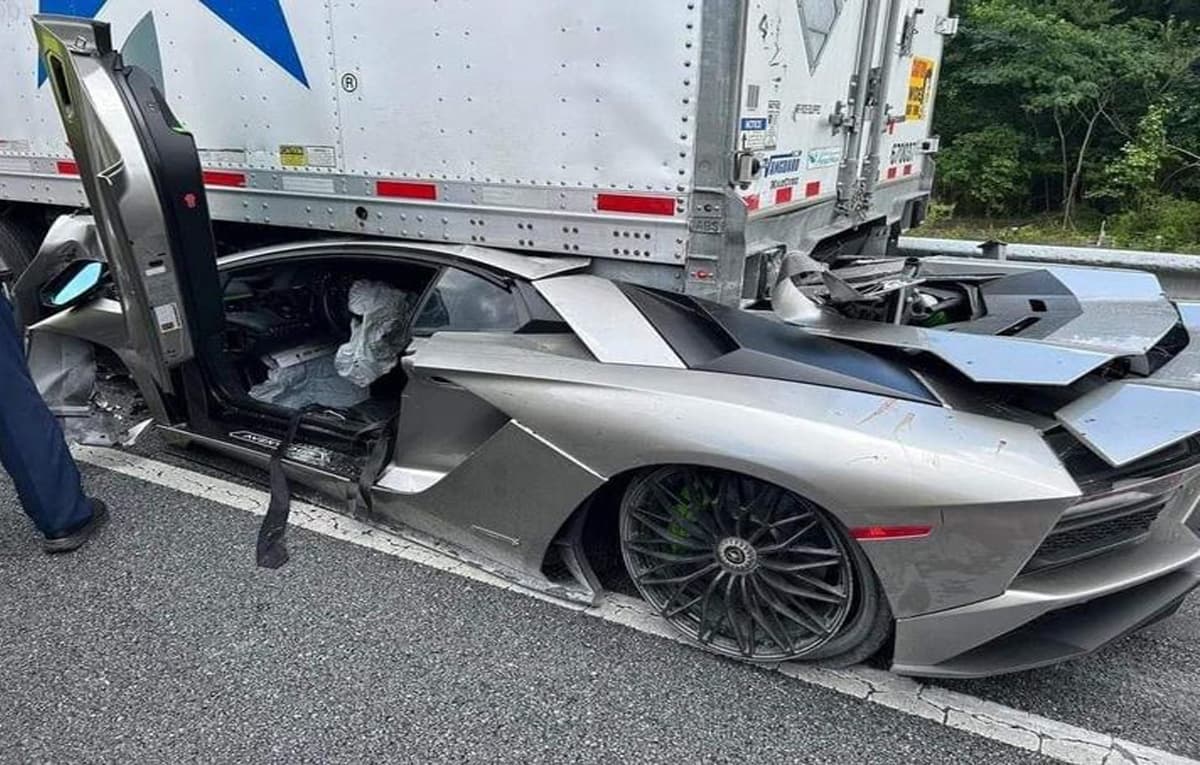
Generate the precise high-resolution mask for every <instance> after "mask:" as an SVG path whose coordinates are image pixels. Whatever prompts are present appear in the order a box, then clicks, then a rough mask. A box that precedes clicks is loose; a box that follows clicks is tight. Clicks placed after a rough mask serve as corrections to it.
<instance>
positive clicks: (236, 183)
mask: <svg viewBox="0 0 1200 765" xmlns="http://www.w3.org/2000/svg"><path fill="white" fill-rule="evenodd" d="M204 184H205V185H206V186H231V187H233V188H235V189H244V188H245V187H246V174H245V173H229V172H224V171H222V170H205V171H204Z"/></svg>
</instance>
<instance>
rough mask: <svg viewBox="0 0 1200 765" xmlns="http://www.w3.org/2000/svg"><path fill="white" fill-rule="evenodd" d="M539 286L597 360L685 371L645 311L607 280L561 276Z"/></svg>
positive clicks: (538, 284) (592, 277) (581, 276)
mask: <svg viewBox="0 0 1200 765" xmlns="http://www.w3.org/2000/svg"><path fill="white" fill-rule="evenodd" d="M536 286H537V290H538V292H540V293H541V294H542V297H544V298H546V300H547V301H549V303H550V305H552V306H554V310H556V311H558V313H559V315H561V316H562V317H563V318H564V319H566V321H567V323H568V324H570V325H571V329H573V330H574V331H575V334H576V335H578V336H579V339H580V340H582V341H583V343H584V345H586V346H587V347H588V350H589V351H591V352H592V354H593V355H595V357H596V359H597V360H599V361H601V362H604V363H606V364H639V365H642V366H651V367H674V368H677V369H682V368H683V367H684V366H685V365H684V363H683V362H682V361H681V360H680V359H679V356H678V355H676V353H675V351H674V350H672V349H671V346H669V345H667V342H666V341H665V340H663V338H662V335H660V334H658V332H657V331H656V330H655V329H654V327H653V326H651V325H650V322H648V321H647V320H646V317H645V316H643V315H642V312H641V311H639V310H638V309H637V307H636V306H635V305H634V304H633V303H631V302H629V298H627V297H625V295H624V293H622V292H621V290H619V289H618V288H617V286H616V285H615V284H613V283H612V282H610V281H608V280H607V279H601V278H599V277H595V276H583V275H580V276H560V277H556V278H553V279H546V280H544V281H540V282H537V284H536Z"/></svg>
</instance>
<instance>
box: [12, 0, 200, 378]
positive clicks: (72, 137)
mask: <svg viewBox="0 0 1200 765" xmlns="http://www.w3.org/2000/svg"><path fill="white" fill-rule="evenodd" d="M34 27H35V30H36V32H37V38H38V44H39V48H40V51H41V55H42V58H43V59H44V61H45V63H46V69H47V72H48V73H49V75H50V80H51V83H52V89H53V92H54V96H55V101H56V103H57V105H58V108H59V113H60V115H61V117H62V120H63V126H64V128H65V130H66V133H67V138H68V141H69V143H70V145H71V149H72V152H73V153H74V155H75V161H76V164H77V165H78V169H79V174H80V177H81V180H82V183H83V187H84V191H85V193H86V195H87V199H88V203H89V205H90V207H91V210H92V214H93V216H94V217H95V219H96V225H97V230H98V231H99V234H100V239H101V243H102V246H103V249H104V252H105V254H106V256H107V259H108V262H109V267H110V268H111V270H112V273H113V275H114V279H115V281H116V284H117V287H118V289H119V291H120V294H121V299H122V301H123V303H124V305H125V321H126V324H127V328H128V333H129V340H130V343H131V345H132V347H133V348H134V349H135V350H136V352H137V353H138V354H139V356H140V357H141V359H142V363H143V365H144V366H145V367H146V369H147V371H148V372H149V373H150V375H151V376H152V377H153V378H154V380H155V382H156V383H158V385H160V386H161V387H162V388H163V389H164V390H167V391H170V390H171V387H172V386H171V376H170V369H171V368H172V367H175V366H178V365H180V364H182V363H184V362H186V361H188V360H190V359H192V358H194V357H195V355H196V350H197V347H198V346H200V347H202V346H204V345H205V344H206V343H210V342H212V340H213V339H214V338H215V337H216V336H217V335H219V331H220V327H221V320H222V316H221V305H220V295H219V287H218V285H219V282H218V278H217V271H216V262H215V257H214V255H215V253H214V248H213V246H212V233H211V226H210V221H209V217H208V209H207V203H206V199H205V195H204V186H203V176H202V174H201V171H200V164H199V158H198V156H197V154H196V149H195V142H194V141H193V140H192V137H191V135H190V134H188V133H187V132H186V131H184V130H183V129H182V128H181V127H179V125H178V123H177V121H176V120H175V119H174V117H173V115H172V114H171V113H170V110H169V109H168V108H167V105H166V102H165V100H164V99H163V98H162V95H161V93H159V91H158V89H157V87H156V86H155V85H154V83H153V81H152V79H151V78H150V77H149V75H147V74H146V73H144V72H142V71H141V70H139V69H137V68H135V67H125V66H124V65H123V64H122V62H121V58H120V56H119V55H118V54H117V53H116V52H114V51H113V50H112V45H111V36H110V34H109V30H108V26H107V25H106V24H103V23H100V22H95V21H81V20H77V19H67V18H63V17H55V16H37V17H35V18H34Z"/></svg>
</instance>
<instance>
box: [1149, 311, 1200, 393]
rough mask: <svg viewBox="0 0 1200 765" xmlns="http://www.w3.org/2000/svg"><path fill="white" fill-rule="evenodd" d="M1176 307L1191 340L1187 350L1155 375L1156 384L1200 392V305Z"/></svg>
mask: <svg viewBox="0 0 1200 765" xmlns="http://www.w3.org/2000/svg"><path fill="white" fill-rule="evenodd" d="M1175 307H1176V308H1177V309H1179V316H1180V318H1181V319H1182V320H1183V326H1184V327H1185V328H1186V329H1187V331H1188V335H1189V336H1190V338H1191V339H1190V341H1189V342H1188V346H1187V347H1186V348H1184V349H1183V350H1182V351H1180V352H1179V353H1178V354H1177V355H1176V356H1175V358H1173V359H1171V360H1170V361H1168V362H1167V363H1166V364H1163V366H1162V368H1160V369H1159V370H1158V371H1157V372H1155V373H1154V377H1153V379H1154V384H1155V385H1159V386H1162V387H1164V388H1171V387H1178V388H1189V389H1193V390H1200V303H1176V304H1175Z"/></svg>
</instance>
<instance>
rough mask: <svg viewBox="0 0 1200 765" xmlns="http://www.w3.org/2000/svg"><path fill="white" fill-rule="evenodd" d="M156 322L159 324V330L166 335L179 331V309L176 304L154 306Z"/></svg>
mask: <svg viewBox="0 0 1200 765" xmlns="http://www.w3.org/2000/svg"><path fill="white" fill-rule="evenodd" d="M154 320H155V321H157V322H158V330H159V331H160V332H162V333H163V334H164V335H165V334H166V333H168V332H175V331H177V330H178V329H179V309H177V308H176V307H175V304H174V303H167V304H166V305H156V306H154Z"/></svg>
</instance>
